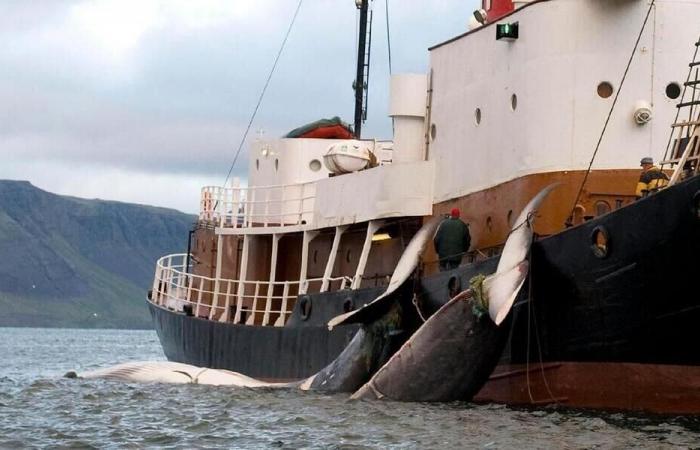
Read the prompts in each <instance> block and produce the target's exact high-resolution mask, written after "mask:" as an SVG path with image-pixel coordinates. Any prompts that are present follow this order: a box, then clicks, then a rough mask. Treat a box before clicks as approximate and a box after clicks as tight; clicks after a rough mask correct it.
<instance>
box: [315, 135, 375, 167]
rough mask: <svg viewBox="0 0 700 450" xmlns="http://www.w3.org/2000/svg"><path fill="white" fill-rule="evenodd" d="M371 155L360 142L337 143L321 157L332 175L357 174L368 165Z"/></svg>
mask: <svg viewBox="0 0 700 450" xmlns="http://www.w3.org/2000/svg"><path fill="white" fill-rule="evenodd" d="M371 153H372V152H371V151H370V150H369V148H367V147H366V146H364V145H363V144H362V143H361V142H360V141H351V140H349V141H343V142H338V143H336V144H333V145H331V146H330V147H329V148H328V151H327V152H326V154H325V155H323V164H324V165H325V166H326V169H328V170H329V171H330V172H331V173H334V174H341V173H350V172H357V171H358V170H362V169H364V168H365V167H367V165H368V164H369V163H370V160H371Z"/></svg>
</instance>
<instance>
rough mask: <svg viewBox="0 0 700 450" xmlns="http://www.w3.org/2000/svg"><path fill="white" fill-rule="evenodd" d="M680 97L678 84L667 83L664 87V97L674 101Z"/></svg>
mask: <svg viewBox="0 0 700 450" xmlns="http://www.w3.org/2000/svg"><path fill="white" fill-rule="evenodd" d="M680 96H681V86H680V85H679V84H678V83H675V82H674V83H669V84H668V85H667V86H666V97H668V98H670V99H671V100H675V99H677V98H678V97H680Z"/></svg>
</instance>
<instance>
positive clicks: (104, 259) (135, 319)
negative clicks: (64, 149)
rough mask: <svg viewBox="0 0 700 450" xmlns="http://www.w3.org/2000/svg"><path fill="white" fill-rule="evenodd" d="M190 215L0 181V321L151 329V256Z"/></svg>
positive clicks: (175, 239)
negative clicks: (147, 299) (148, 301)
mask: <svg viewBox="0 0 700 450" xmlns="http://www.w3.org/2000/svg"><path fill="white" fill-rule="evenodd" d="M194 219H195V218H194V216H190V215H187V214H183V213H181V212H178V211H175V210H171V209H165V208H156V207H151V206H143V205H134V204H128V203H119V202H112V201H103V200H85V199H79V198H74V197H66V196H61V195H56V194H51V193H49V192H46V191H42V190H41V189H38V188H36V187H34V186H32V185H31V184H30V183H28V182H26V181H8V180H0V308H1V309H0V326H62V327H120V328H144V327H150V317H149V315H148V311H147V308H146V307H145V303H144V298H145V295H146V291H147V289H148V288H149V286H150V284H151V283H152V277H153V271H154V264H155V261H156V259H157V258H159V257H160V256H162V255H165V254H168V253H175V252H184V251H186V246H187V232H188V230H189V228H190V226H191V224H192V222H193V221H194Z"/></svg>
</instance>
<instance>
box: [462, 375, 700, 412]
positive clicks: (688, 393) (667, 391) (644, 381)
mask: <svg viewBox="0 0 700 450" xmlns="http://www.w3.org/2000/svg"><path fill="white" fill-rule="evenodd" d="M474 401H476V402H495V403H505V404H510V405H543V404H561V405H563V406H570V407H577V408H594V409H607V410H628V411H646V412H653V413H663V414H700V366H673V365H655V364H633V363H577V362H561V363H544V364H542V365H540V364H539V363H536V364H531V365H529V367H526V366H525V365H505V366H503V365H502V366H498V367H497V368H496V370H494V372H493V374H492V375H491V377H490V378H489V381H488V382H487V383H486V385H485V386H484V387H483V388H482V389H481V391H479V393H478V394H477V395H476V397H474Z"/></svg>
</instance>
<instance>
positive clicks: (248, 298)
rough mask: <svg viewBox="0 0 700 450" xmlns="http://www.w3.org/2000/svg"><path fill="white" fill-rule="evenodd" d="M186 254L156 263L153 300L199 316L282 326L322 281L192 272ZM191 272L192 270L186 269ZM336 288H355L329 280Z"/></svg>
mask: <svg viewBox="0 0 700 450" xmlns="http://www.w3.org/2000/svg"><path fill="white" fill-rule="evenodd" d="M187 260H188V259H187V254H186V253H178V254H174V255H167V256H164V257H162V258H160V259H159V260H158V262H157V263H156V271H155V277H154V280H153V290H152V291H151V301H152V302H153V303H154V304H156V305H160V306H163V307H165V308H169V309H172V310H175V311H187V312H188V313H191V314H192V315H194V316H196V317H202V318H206V319H209V320H217V321H221V322H233V323H237V324H243V323H244V324H246V325H263V326H276V327H281V326H284V324H285V323H286V322H287V320H288V319H289V317H290V316H291V314H292V310H293V309H294V304H295V302H296V298H297V296H298V295H301V294H305V293H307V292H308V290H309V287H310V286H312V285H318V286H321V285H322V282H323V279H322V278H312V279H308V280H304V281H303V282H301V283H300V282H299V281H273V282H269V281H238V280H231V279H226V278H210V277H206V276H202V275H195V274H192V273H189V272H190V271H191V269H192V264H190V267H189V268H188V267H186V265H187ZM187 269H189V270H187ZM329 281H330V282H331V283H333V286H334V287H337V289H346V288H349V287H350V286H351V285H352V278H350V277H334V278H329Z"/></svg>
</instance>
